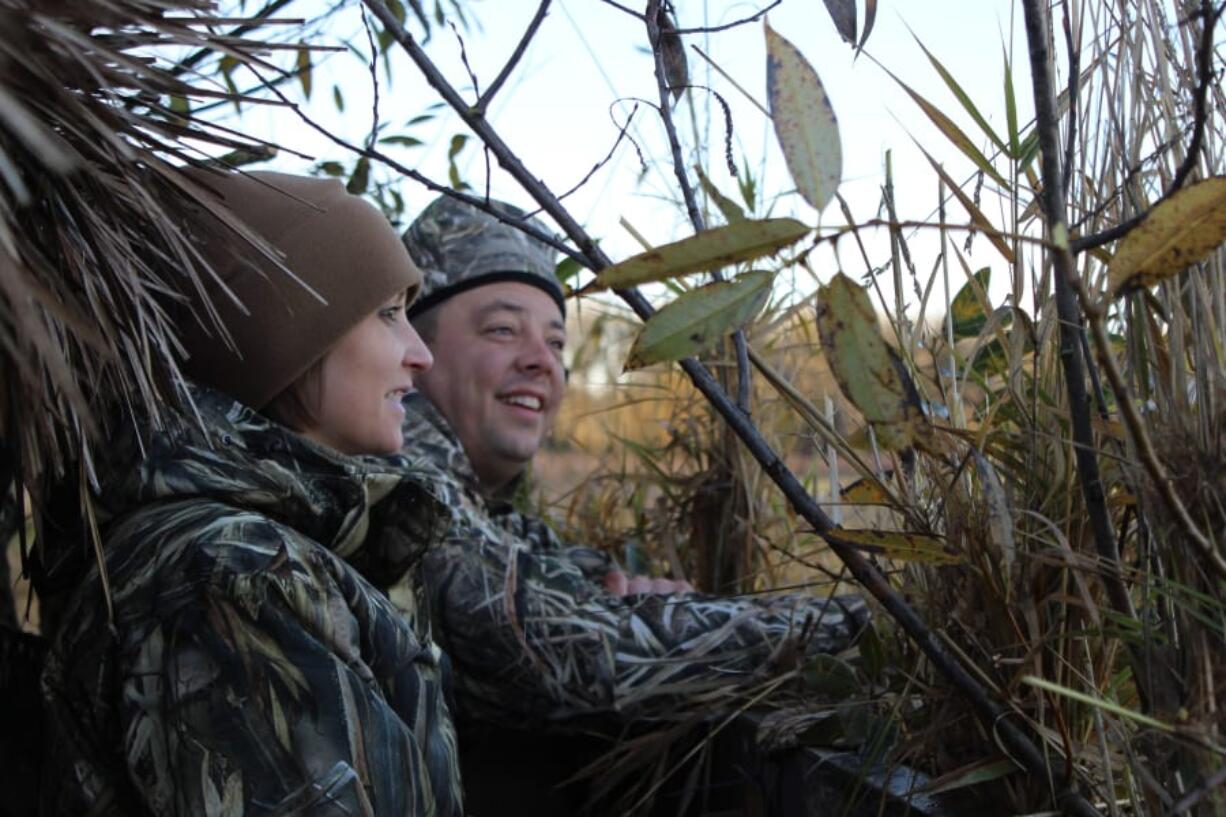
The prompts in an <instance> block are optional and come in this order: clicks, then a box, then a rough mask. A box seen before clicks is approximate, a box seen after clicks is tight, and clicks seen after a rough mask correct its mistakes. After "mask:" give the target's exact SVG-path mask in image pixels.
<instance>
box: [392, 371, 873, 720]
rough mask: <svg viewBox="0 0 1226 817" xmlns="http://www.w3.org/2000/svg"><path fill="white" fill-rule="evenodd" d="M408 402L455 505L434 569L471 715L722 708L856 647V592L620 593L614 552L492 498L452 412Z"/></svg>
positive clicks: (461, 706) (437, 630)
mask: <svg viewBox="0 0 1226 817" xmlns="http://www.w3.org/2000/svg"><path fill="white" fill-rule="evenodd" d="M407 405H408V407H409V413H408V416H407V417H406V420H405V444H406V448H405V451H406V453H408V454H409V455H411V456H412V457H413V458H414V459H417V460H418V461H420V462H421V463H422V464H423V466H424V467H428V468H430V469H432V480H431V481H432V484H433V485H434V486H435V490H436V491H437V492H438V493H439V494H440V495H441V496H443V497H445V500H446V502H447V504H448V505H449V506H450V507H451V509H452V513H453V522H452V526H451V529H450V531H449V532H448V534H447V536H446V541H445V543H444V544H443V545H442V546H441V547H438V548H435V549H432V550H431V551H430V552H429V553H428V554H427V555H426V557H425V560H424V562H423V566H424V570H423V572H422V575H423V581H424V583H425V586H426V596H427V597H428V599H429V602H430V613H431V616H432V626H433V628H434V634H435V637H436V638H437V639H438V640H439V643H440V644H441V645H442V646H443V649H444V650H446V652H447V654H448V655H449V656H450V657H451V659H452V662H453V666H454V667H455V671H456V692H457V707H458V709H457V712H458V713H459V714H461V715H463V716H464V717H471V718H475V719H479V720H485V721H490V722H496V723H499V724H501V725H504V726H511V727H518V728H521V729H541V728H549V727H550V726H554V727H558V728H563V729H564V728H566V727H567V726H568V725H571V726H573V725H576V724H574V723H573V721H574V720H575V719H579V720H588V719H590V717H591V716H601V715H608V714H613V715H614V716H616V717H617V718H620V719H630V718H677V717H681V716H684V714H685V713H686V712H687V711H690V712H693V711H698V710H703V711H709V710H710V708H711V707H712V705H713V704H715V705H717V706H718V705H719V702H720V701H723V702H725V703H727V702H729V701H733V700H743V699H744V695H743V693H744V691H745V690H746V689H748V688H750V687H757V686H758V685H760V684H762V683H764V682H768V681H771V680H773V679H776V678H777V677H778V676H779V675H780V674H782V673H783V672H785V671H786V670H789V669H791V668H792V667H793V666H794V665H795V662H796V659H797V658H798V657H800V656H803V655H804V654H806V653H812V652H835V651H839V650H841V649H843V648H845V647H847V646H848V645H849V644H850V643H851V642H852V640H853V639H854V638H855V636H856V635H857V634H858V632H859V631H860V629H861V628H862V627H863V625H864V623H865V622H866V620H867V612H866V607H865V605H864V602H863V600H862V599H860V598H859V597H854V596H845V597H839V598H834V599H827V598H816V597H804V596H790V597H777V598H772V599H767V598H724V597H713V596H705V595H701V594H686V595H680V594H677V595H672V596H661V595H648V594H644V595H637V596H628V597H619V596H614V595H612V594H610V593H608V592H606V591H605V590H604V588H603V585H602V584H601V579H602V578H603V576H604V575H605V574H606V573H607V572H608V570H609V568H610V567H611V564H610V562H609V559H608V557H607V556H605V555H604V554H601V553H599V552H596V551H594V550H591V549H588V548H582V547H569V546H567V544H566V543H564V542H562V541H561V540H560V539H559V537H558V536H557V534H556V533H555V532H554V531H553V530H552V529H551V528H550V527H549V526H548V525H547V524H546V523H545V522H544V521H542V520H541V519H539V518H536V517H532V516H528V515H525V514H522V513H519V512H517V511H516V510H515V509H514V508H513V507H512V506H511V504H510V503H509V502H508V501H507V500H506V498H505V497H501V496H500V497H486V496H484V495H482V493H481V491H480V489H479V487H478V482H477V477H476V475H475V474H474V472H473V470H472V466H471V464H470V463H469V461H468V459H467V457H466V456H465V454H464V451H463V449H462V447H461V445H460V443H459V441H458V440H457V439H456V437H455V435H454V433H453V432H452V431H451V429H450V428H449V427H448V425H447V423H446V421H445V420H444V419H443V417H442V416H441V415H440V414H439V413H438V411H437V410H436V409H434V407H433V406H432V405H431V404H430V403H429V401H427V400H426V399H425V398H424V397H422V396H421V395H413V396H412V397H410V399H409V401H408V404H407ZM398 595H399V594H398V593H397V592H393V593H392V599H393V601H397V600H398Z"/></svg>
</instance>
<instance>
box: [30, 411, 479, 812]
mask: <svg viewBox="0 0 1226 817" xmlns="http://www.w3.org/2000/svg"><path fill="white" fill-rule="evenodd" d="M195 396H196V402H197V408H198V410H199V412H200V416H201V417H202V419H203V421H204V424H205V428H207V429H208V433H207V434H205V433H204V432H202V431H200V430H199V428H198V427H197V426H196V425H195V423H194V422H189V421H181V422H177V423H175V424H174V425H173V426H172V427H171V428H168V429H166V430H164V431H158V432H147V433H143V434H142V435H141V439H140V440H137V439H134V437H135V434H134V433H133V434H131V435H129V436H128V437H127V438H121V439H118V440H115V441H113V446H112V449H111V450H112V451H113V452H114V454H115V455H116V456H115V459H114V460H112V461H111V462H110V463H108V466H109V467H108V468H107V469H106V471H105V472H104V473H103V474H101V475H100V476H102V483H101V484H102V486H103V488H102V491H101V494H100V496H99V497H98V499H97V509H98V517H97V520H98V524H99V527H100V530H101V531H102V536H103V541H104V543H105V554H106V566H107V571H108V574H109V580H110V585H111V588H112V591H113V602H114V626H113V628H112V627H111V626H109V625H108V621H107V605H106V602H105V601H104V597H103V594H102V591H101V586H100V582H99V575H98V571H97V568H96V567H95V568H94V569H92V570H90V571H89V572H88V573H87V575H86V576H85V577H84V579H83V581H82V582H81V583H80V586H79V590H78V591H77V592H76V593H75V596H74V598H73V599H72V601H71V602H70V603H69V605H68V606H67V608H66V610H65V615H64V618H63V619H62V625H61V627H60V631H59V633H58V635H57V637H56V639H55V642H54V645H53V648H52V652H51V654H50V655H49V657H48V662H47V667H46V669H45V671H44V676H43V691H44V699H45V702H46V709H47V712H48V722H47V728H46V736H47V742H46V767H45V774H44V778H43V779H44V781H45V782H46V785H45V786H44V791H43V813H44V814H46V815H65V816H67V815H81V814H91V815H120V814H123V815H140V814H150V815H181V816H184V817H186V816H187V815H191V816H192V817H196V816H197V815H198V816H199V817H204V816H205V815H208V816H209V817H213V815H227V817H251V816H252V815H274V814H276V815H288V814H295V815H298V814H309V815H349V817H356V816H359V815H362V816H365V817H373V816H374V815H378V816H379V817H385V816H388V817H390V815H399V816H404V815H438V817H459V816H460V815H461V814H462V806H461V802H460V797H461V795H460V781H459V771H458V763H457V756H456V745H455V737H454V731H453V728H452V723H451V718H450V714H449V710H448V707H447V705H446V703H445V700H444V689H445V686H446V684H447V683H448V678H447V676H448V673H449V670H448V668H447V664H446V660H445V658H444V657H443V655H442V653H441V652H440V650H439V648H438V647H437V646H436V645H435V644H434V643H433V641H432V640H431V639H430V635H429V632H428V628H427V627H426V626H425V624H424V622H420V621H417V620H413V619H406V618H405V617H404V615H403V613H402V611H400V610H397V609H396V608H395V607H393V606H392V605H391V603H390V602H389V601H388V599H387V597H386V596H385V595H383V594H382V593H381V592H379V591H378V590H376V589H375V587H374V585H372V583H371V581H375V582H378V583H381V584H385V583H388V582H391V581H395V580H398V579H399V578H400V577H401V576H402V575H403V574H404V573H405V571H406V570H408V569H409V568H410V567H411V566H413V565H414V564H415V563H416V562H418V560H419V559H420V558H421V556H422V554H423V552H424V551H425V549H426V548H427V547H428V546H429V545H430V544H431V542H433V541H434V540H435V539H436V538H437V536H438V534H439V533H440V532H441V530H442V520H444V519H445V518H446V514H445V512H444V511H443V509H442V508H441V506H439V505H438V503H437V500H435V499H434V497H433V495H432V494H430V493H428V492H427V491H426V490H425V489H424V488H423V487H422V485H421V483H420V482H419V480H418V479H417V478H416V477H415V476H414V475H413V473H412V472H411V470H410V467H409V463H408V462H407V461H406V460H404V459H403V458H402V457H399V456H397V457H387V458H378V457H355V458H347V457H341V456H340V455H337V454H335V453H333V452H331V451H329V450H327V449H324V448H322V447H320V446H316V445H314V444H313V443H310V442H308V441H306V440H305V439H303V438H302V437H299V436H298V435H296V434H293V433H292V432H289V431H287V430H285V429H284V428H281V427H280V426H277V425H275V424H273V423H271V422H269V421H268V420H266V419H264V418H263V417H262V416H260V415H257V414H255V413H254V412H252V411H250V410H249V409H246V408H244V407H242V406H240V405H238V404H236V403H233V402H232V401H230V400H229V399H227V398H223V397H221V396H220V395H218V394H215V393H210V392H206V391H203V390H200V391H197V392H195ZM142 450H143V451H144V452H145V454H146V456H145V457H144V458H143V459H142V458H141V457H140V453H139V452H141V451H142ZM76 544H77V545H78V546H79V545H80V543H79V542H78V543H76ZM363 574H365V575H363Z"/></svg>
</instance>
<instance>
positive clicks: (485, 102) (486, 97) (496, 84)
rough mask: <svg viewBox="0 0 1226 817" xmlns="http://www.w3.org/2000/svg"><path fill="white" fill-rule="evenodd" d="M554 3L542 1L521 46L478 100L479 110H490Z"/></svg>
mask: <svg viewBox="0 0 1226 817" xmlns="http://www.w3.org/2000/svg"><path fill="white" fill-rule="evenodd" d="M552 2H553V0H541V4H540V5H539V6H537V9H536V14H535V15H533V17H532V20H531V21H530V22H529V23H528V27H527V28H526V29H524V36H522V37H520V38H519V44H518V45H516V46H515V50H514V51H512V52H511V56H510V58H509V59H508V60H507V64H506V65H504V66H502V70H501V71H499V72H498V76H496V77H494V81H493V82H491V83H490V87H488V88H486V89H485V93H483V94H481V96H480V97H479V98H478V99H477V109H478V110H481V111H487V110H489V107H490V100H491V99H493V98H494V94H496V93H498V91H499V89H500V88H502V86H503V83H505V82H506V81H507V78H508V77H510V76H511V72H512V71H514V70H515V66H516V65H518V64H519V61H520V59H522V58H523V56H524V52H525V51H527V50H528V43H530V42H532V38H533V37H535V36H536V30H537V29H538V28H540V27H541V23H542V22H543V21H544V20H545V15H546V14H548V13H549V4H550V3H552Z"/></svg>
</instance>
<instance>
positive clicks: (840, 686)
mask: <svg viewBox="0 0 1226 817" xmlns="http://www.w3.org/2000/svg"><path fill="white" fill-rule="evenodd" d="M800 680H801V682H802V683H803V684H804V685H805V689H807V690H810V691H812V692H816V693H818V694H820V695H829V696H830V697H832V698H854V697H855V696H857V695H859V694H861V692H862V691H863V690H862V684H861V683H860V679H859V678H858V677H857V676H856V671H855V670H854V669H852V668H851V665H850V664H848V663H847V662H846V661H844V660H842V659H840V658H835V657H834V656H833V655H825V654H822V653H819V654H817V655H814V656H813V657H812V658H809V659H807V660H806V661H805V663H804V666H802V667H801V668H800Z"/></svg>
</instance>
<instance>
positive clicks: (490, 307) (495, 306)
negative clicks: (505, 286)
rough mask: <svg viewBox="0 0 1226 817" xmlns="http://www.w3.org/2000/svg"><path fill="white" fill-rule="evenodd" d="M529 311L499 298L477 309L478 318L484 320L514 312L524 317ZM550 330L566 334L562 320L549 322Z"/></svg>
mask: <svg viewBox="0 0 1226 817" xmlns="http://www.w3.org/2000/svg"><path fill="white" fill-rule="evenodd" d="M527 311H528V310H527V308H526V307H524V306H523V305H521V304H517V303H515V302H514V301H505V300H503V299H501V298H498V299H496V300H493V301H490V302H489V303H487V304H483V305H482V306H480V307H478V308H477V318H478V319H482V318H485V317H487V316H488V315H492V314H494V313H495V312H512V313H514V314H516V315H523V314H524V313H526V312H527ZM549 328H550V329H556V330H558V331H560V332H565V331H566V324H565V323H563V322H562V321H560V320H552V321H550V322H549Z"/></svg>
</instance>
